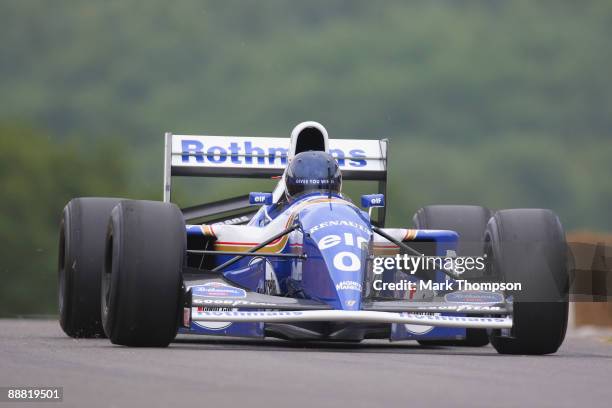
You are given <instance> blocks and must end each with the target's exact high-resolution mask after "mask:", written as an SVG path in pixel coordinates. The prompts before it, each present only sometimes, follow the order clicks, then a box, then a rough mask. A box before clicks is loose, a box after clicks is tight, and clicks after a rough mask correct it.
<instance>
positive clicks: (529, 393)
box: [0, 319, 612, 408]
mask: <svg viewBox="0 0 612 408" xmlns="http://www.w3.org/2000/svg"><path fill="white" fill-rule="evenodd" d="M0 386H62V387H64V400H63V402H57V403H41V402H38V403H31V404H28V403H0V406H9V405H10V406H18V407H25V406H34V407H39V408H40V407H45V406H66V407H141V406H147V407H179V406H200V407H214V408H219V407H280V406H282V407H336V408H338V407H368V408H370V407H395V406H400V407H421V406H445V407H462V406H465V407H478V406H482V407H505V406H508V407H516V406H521V407H532V406H537V407H543V406H550V407H610V406H612V342H610V340H609V339H608V340H603V339H598V338H582V337H580V338H578V337H575V336H571V335H570V337H569V338H568V339H567V340H566V342H565V343H564V345H563V346H562V348H561V350H560V351H559V352H558V353H557V354H555V355H552V356H543V357H527V356H500V355H498V354H497V353H496V352H495V350H493V349H492V348H491V347H485V348H478V349H466V348H463V349H461V348H443V347H436V348H433V347H432V348H423V347H420V346H417V345H416V343H413V342H402V343H394V344H389V343H388V342H382V341H369V342H365V343H363V344H360V345H341V344H334V345H329V344H316V345H308V346H304V345H302V344H295V343H288V342H284V341H276V340H266V341H252V340H240V339H221V340H219V339H216V338H211V337H194V336H189V337H188V336H183V337H180V338H178V339H177V341H176V342H175V343H173V344H172V345H171V346H170V347H169V348H168V349H150V348H149V349H131V348H125V347H118V346H113V345H111V344H110V342H109V341H108V340H105V339H95V340H75V339H70V338H68V337H66V336H65V335H64V334H63V332H62V331H61V329H60V327H59V325H58V323H57V322H56V321H52V320H27V319H26V320H0Z"/></svg>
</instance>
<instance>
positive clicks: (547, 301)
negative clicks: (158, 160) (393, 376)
mask: <svg viewBox="0 0 612 408" xmlns="http://www.w3.org/2000/svg"><path fill="white" fill-rule="evenodd" d="M165 142H166V145H165V160H164V199H163V201H162V202H155V201H138V200H125V199H119V198H76V199H73V200H71V201H70V202H69V203H68V204H67V205H66V207H65V208H64V211H63V216H62V221H61V226H60V248H59V263H58V264H59V310H60V323H61V326H62V328H63V330H64V331H65V332H66V334H68V335H69V336H73V337H99V336H107V337H108V338H109V339H110V340H111V341H112V342H113V343H114V344H121V345H127V346H159V347H165V346H168V344H170V343H171V342H172V341H173V340H174V338H175V337H176V335H177V333H188V334H204V335H217V336H241V337H252V338H264V337H276V338H282V339H288V340H300V341H308V340H317V341H345V342H359V341H362V340H364V339H389V340H391V341H397V340H417V341H419V343H421V344H428V345H449V346H450V345H456V346H484V345H487V344H489V342H490V343H491V344H492V345H493V346H494V347H495V349H496V350H497V351H498V352H499V353H504V354H547V353H554V352H555V351H557V349H558V348H559V346H560V345H561V343H562V342H563V339H564V336H565V330H566V325H567V315H568V287H569V279H568V267H567V260H566V248H565V235H564V232H563V229H562V227H561V224H560V222H559V220H558V218H557V216H556V215H555V214H554V213H553V212H552V211H550V210H542V209H516V210H499V211H495V212H492V211H490V210H488V209H486V208H484V207H479V206H463V205H457V206H453V205H434V206H428V207H424V208H421V209H420V210H418V211H417V213H416V214H415V216H414V219H413V225H411V226H409V227H408V228H385V193H386V181H387V152H388V148H387V146H388V141H387V140H330V139H329V138H328V134H327V131H326V129H325V128H324V127H323V126H322V125H321V124H319V123H316V122H303V123H301V124H299V125H298V126H296V127H295V128H294V129H293V132H292V134H291V138H290V139H282V138H252V137H251V138H247V137H219V136H189V135H174V134H171V133H167V134H166V136H165ZM174 176H215V177H255V178H269V177H278V178H279V182H278V184H277V186H276V188H275V189H274V191H273V192H272V193H259V192H254V193H250V194H249V195H247V196H240V197H236V198H232V199H225V200H221V201H216V202H212V203H207V204H202V205H199V206H195V207H189V208H184V209H179V208H178V207H177V206H176V205H175V204H173V203H172V202H171V191H172V185H171V181H172V177H174ZM343 180H370V181H377V182H378V187H379V188H378V190H379V191H378V192H377V193H376V194H369V195H364V196H362V197H361V202H360V204H361V206H358V205H356V204H355V203H354V202H353V201H351V200H350V199H349V197H347V196H346V195H344V194H343V193H342V182H343ZM415 194H418V191H415ZM208 195H209V196H210V197H214V196H215V192H214V190H213V191H210V192H208ZM253 206H258V207H259V208H258V209H257V210H254V207H253ZM375 215H376V216H375Z"/></svg>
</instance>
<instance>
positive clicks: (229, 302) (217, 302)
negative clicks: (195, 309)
mask: <svg viewBox="0 0 612 408" xmlns="http://www.w3.org/2000/svg"><path fill="white" fill-rule="evenodd" d="M192 303H193V304H194V305H209V306H225V307H227V306H232V307H238V306H261V307H273V306H276V304H275V303H266V302H251V301H249V300H233V299H193V300H192Z"/></svg>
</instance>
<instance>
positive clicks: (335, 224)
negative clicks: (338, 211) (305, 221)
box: [308, 220, 371, 234]
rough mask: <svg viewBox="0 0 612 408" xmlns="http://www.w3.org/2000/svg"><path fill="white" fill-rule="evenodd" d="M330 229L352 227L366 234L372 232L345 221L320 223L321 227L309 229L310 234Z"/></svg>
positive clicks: (357, 224) (316, 226)
mask: <svg viewBox="0 0 612 408" xmlns="http://www.w3.org/2000/svg"><path fill="white" fill-rule="evenodd" d="M328 227H351V228H356V229H358V230H361V231H363V232H366V233H368V234H371V231H370V230H369V229H368V228H367V227H365V226H363V225H361V224H359V223H356V222H353V221H345V220H339V221H325V222H322V223H320V224H319V225H315V226H314V227H312V228H311V229H309V230H308V232H309V233H311V234H312V233H314V232H316V231H318V230H320V229H323V228H328Z"/></svg>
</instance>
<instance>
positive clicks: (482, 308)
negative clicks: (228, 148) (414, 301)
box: [417, 305, 502, 312]
mask: <svg viewBox="0 0 612 408" xmlns="http://www.w3.org/2000/svg"><path fill="white" fill-rule="evenodd" d="M417 309H418V310H444V311H452V312H464V311H471V310H472V311H479V312H480V311H482V312H499V311H501V310H502V308H501V307H499V306H480V305H440V306H418V307H417Z"/></svg>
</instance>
